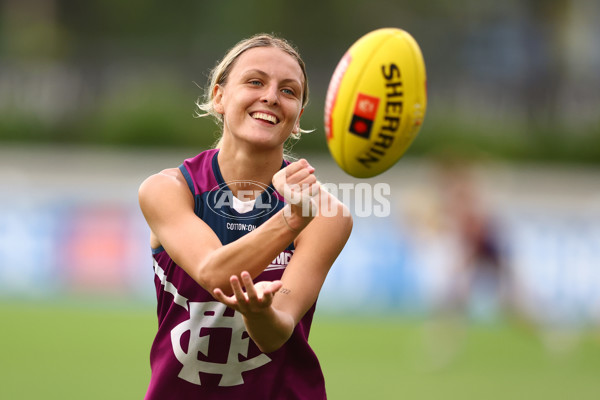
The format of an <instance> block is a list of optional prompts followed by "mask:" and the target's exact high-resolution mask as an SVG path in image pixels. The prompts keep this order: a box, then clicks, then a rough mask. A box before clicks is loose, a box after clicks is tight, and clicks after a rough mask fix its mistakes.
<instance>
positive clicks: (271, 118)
mask: <svg viewBox="0 0 600 400" xmlns="http://www.w3.org/2000/svg"><path fill="white" fill-rule="evenodd" d="M250 116H251V117H252V118H254V119H259V120H261V121H266V122H268V123H270V124H272V125H275V124H277V122H279V121H278V120H277V117H276V116H274V115H271V114H266V113H262V112H255V113H252V114H250Z"/></svg>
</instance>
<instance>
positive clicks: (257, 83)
mask: <svg viewBox="0 0 600 400" xmlns="http://www.w3.org/2000/svg"><path fill="white" fill-rule="evenodd" d="M248 83H249V84H250V85H251V86H262V82H261V81H259V80H258V79H252V80H250V81H248Z"/></svg>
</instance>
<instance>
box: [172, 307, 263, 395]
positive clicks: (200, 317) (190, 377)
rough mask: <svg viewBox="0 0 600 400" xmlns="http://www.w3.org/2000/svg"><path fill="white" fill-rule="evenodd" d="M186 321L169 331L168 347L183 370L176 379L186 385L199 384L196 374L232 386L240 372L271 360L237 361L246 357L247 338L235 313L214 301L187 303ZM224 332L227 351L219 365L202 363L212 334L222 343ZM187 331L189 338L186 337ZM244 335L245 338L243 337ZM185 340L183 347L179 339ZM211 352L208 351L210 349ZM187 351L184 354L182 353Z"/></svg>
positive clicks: (234, 384) (242, 380)
mask: <svg viewBox="0 0 600 400" xmlns="http://www.w3.org/2000/svg"><path fill="white" fill-rule="evenodd" d="M189 311H190V319H189V320H187V321H183V322H182V323H180V324H179V325H177V326H176V327H175V328H173V330H172V331H171V344H172V346H173V352H174V353H175V357H177V360H179V362H180V363H181V364H183V367H182V368H181V371H180V372H179V375H178V376H179V377H180V378H181V379H184V380H186V381H188V382H190V383H193V384H196V385H201V382H200V372H204V373H208V374H218V375H221V380H220V381H219V386H236V385H241V384H243V383H244V379H243V378H242V372H245V371H250V370H253V369H256V368H259V367H262V366H263V365H265V364H267V363H268V362H270V361H271V359H270V358H269V357H268V356H267V355H266V354H262V353H261V354H260V355H259V356H257V357H254V358H248V359H244V360H241V361H240V356H242V357H243V358H246V357H247V356H248V346H249V344H250V343H249V341H250V338H249V337H248V334H247V333H246V331H245V326H244V321H243V319H242V318H241V314H239V313H238V312H237V311H234V312H233V314H231V312H232V311H233V310H231V309H228V308H227V306H225V305H224V304H223V303H220V302H218V301H209V302H202V303H199V302H189ZM224 330H226V331H229V332H230V333H231V339H230V343H229V351H228V353H227V355H226V357H224V359H223V362H209V361H204V360H202V359H203V358H207V357H208V353H209V351H214V350H215V349H214V347H215V345H214V344H213V346H211V339H215V338H213V335H217V334H218V338H217V339H216V340H218V341H219V342H222V338H223V337H224V336H228V335H224V334H223V332H224ZM188 332H189V335H188V334H186V333H188ZM244 336H245V337H244ZM184 338H185V340H189V343H187V344H186V345H185V346H184V345H182V343H181V342H182V339H184ZM211 349H212V350H211ZM186 350H187V351H186Z"/></svg>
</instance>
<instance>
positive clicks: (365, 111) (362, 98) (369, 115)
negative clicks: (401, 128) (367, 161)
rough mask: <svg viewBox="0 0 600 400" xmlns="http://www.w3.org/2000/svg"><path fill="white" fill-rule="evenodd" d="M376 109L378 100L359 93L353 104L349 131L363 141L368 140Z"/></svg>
mask: <svg viewBox="0 0 600 400" xmlns="http://www.w3.org/2000/svg"><path fill="white" fill-rule="evenodd" d="M378 108H379V98H377V97H373V96H368V95H366V94H363V93H359V94H358V96H357V98H356V103H355V104H354V113H353V115H352V122H350V129H349V131H350V132H352V133H354V134H355V135H357V136H360V137H363V138H365V139H368V138H370V137H371V130H372V128H373V121H375V117H376V116H377V109H378Z"/></svg>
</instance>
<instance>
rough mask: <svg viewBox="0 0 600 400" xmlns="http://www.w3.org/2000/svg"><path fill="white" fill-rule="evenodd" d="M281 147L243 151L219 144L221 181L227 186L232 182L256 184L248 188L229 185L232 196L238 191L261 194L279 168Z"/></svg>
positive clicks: (235, 147)
mask: <svg viewBox="0 0 600 400" xmlns="http://www.w3.org/2000/svg"><path fill="white" fill-rule="evenodd" d="M282 161H283V146H282V147H281V148H276V149H257V148H253V149H251V150H249V149H244V148H243V146H239V143H238V144H237V145H236V146H231V145H229V144H228V143H227V141H223V142H222V143H221V148H220V150H219V155H218V162H219V168H220V170H221V175H222V176H223V179H224V180H225V182H227V183H228V184H229V183H230V182H233V181H242V182H256V183H258V184H256V185H252V184H250V186H244V185H231V184H229V188H230V189H231V191H232V192H233V195H234V196H236V197H238V196H237V194H238V191H239V190H250V191H257V192H255V193H259V192H262V190H263V189H264V187H265V186H268V185H270V184H271V180H272V178H273V175H275V173H276V172H277V171H279V169H280V168H281V163H282Z"/></svg>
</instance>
